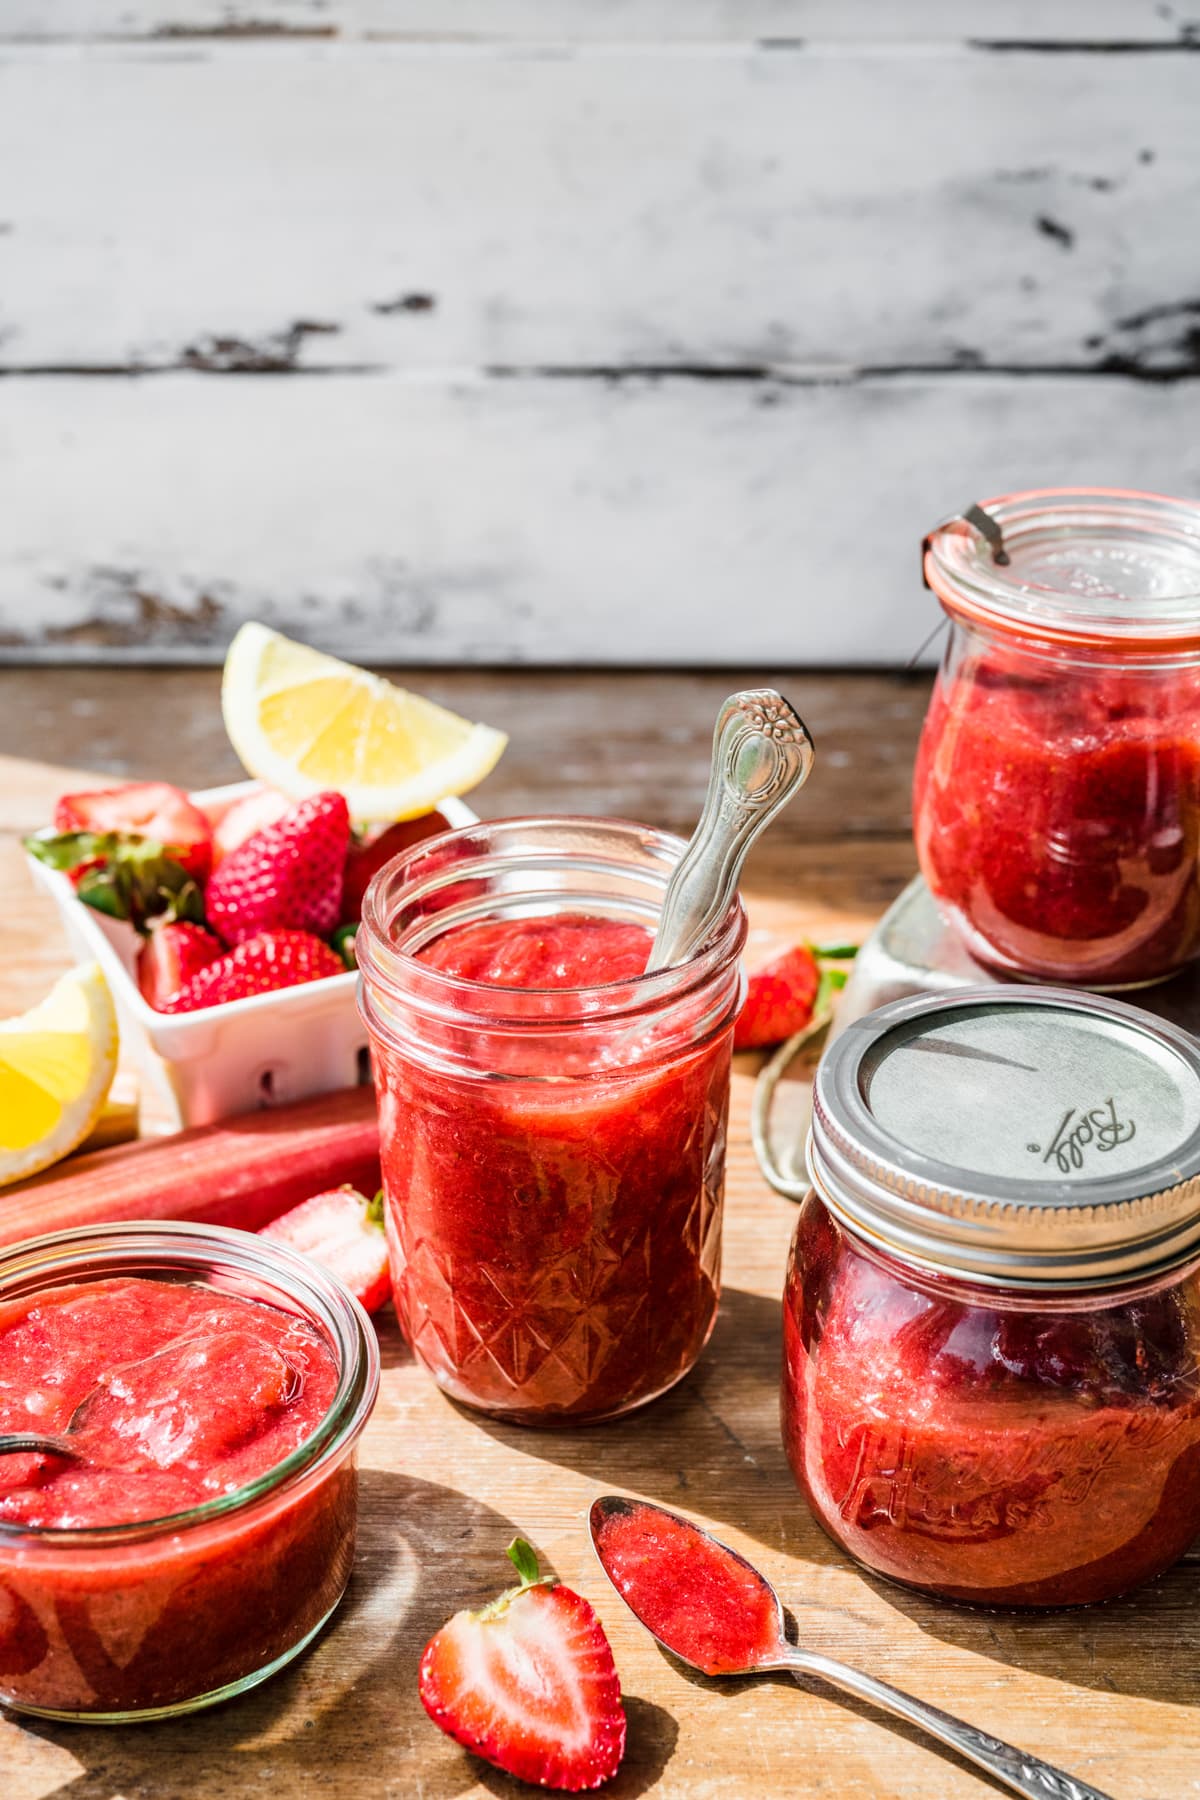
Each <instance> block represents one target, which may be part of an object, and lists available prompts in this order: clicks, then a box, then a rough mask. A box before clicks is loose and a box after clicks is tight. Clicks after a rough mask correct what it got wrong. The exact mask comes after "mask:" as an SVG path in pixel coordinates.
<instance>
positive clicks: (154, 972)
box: [137, 915, 224, 1012]
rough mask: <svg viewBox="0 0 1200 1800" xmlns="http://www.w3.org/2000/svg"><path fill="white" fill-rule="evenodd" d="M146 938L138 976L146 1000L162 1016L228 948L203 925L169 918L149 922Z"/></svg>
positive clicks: (140, 956)
mask: <svg viewBox="0 0 1200 1800" xmlns="http://www.w3.org/2000/svg"><path fill="white" fill-rule="evenodd" d="M145 929H146V937H145V938H144V939H143V941H142V943H141V945H140V947H139V949H138V959H137V975H138V987H139V988H140V990H141V994H142V998H143V999H144V1000H145V1001H146V1002H147V1003H148V1004H149V1005H150V1006H153V1007H154V1008H155V1010H156V1011H158V1012H162V1011H164V1010H165V1008H166V1006H167V1002H168V1001H170V1000H173V999H174V998H175V996H176V994H178V993H179V992H180V991H181V990H182V989H183V988H185V987H186V986H187V984H188V982H189V981H190V980H191V979H192V977H193V975H198V974H199V973H200V971H201V969H206V968H207V967H208V965H209V964H210V963H214V962H216V960H217V958H218V956H221V955H223V954H224V946H223V945H222V943H221V941H220V939H219V938H215V937H214V936H213V934H212V932H211V931H206V930H205V929H204V926H203V925H194V924H192V923H191V922H190V921H189V920H187V919H170V918H167V917H166V916H165V915H164V916H162V917H160V918H157V919H150V920H147V922H146V928H145Z"/></svg>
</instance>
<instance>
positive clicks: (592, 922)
mask: <svg viewBox="0 0 1200 1800" xmlns="http://www.w3.org/2000/svg"><path fill="white" fill-rule="evenodd" d="M652 942H653V938H652V936H651V933H650V932H649V931H647V930H646V928H645V926H644V925H627V924H624V923H622V921H621V920H620V919H596V918H590V917H589V916H587V915H586V914H570V913H565V914H563V915H562V916H561V917H547V918H535V919H518V920H510V919H502V920H494V919H490V920H485V921H484V922H483V923H482V924H480V925H464V926H461V927H460V928H459V929H458V930H457V931H450V932H447V933H446V934H445V936H444V937H440V938H435V939H434V941H433V943H432V944H430V945H429V946H428V948H427V949H425V950H423V951H422V952H421V961H422V962H424V963H427V964H428V965H429V967H430V968H431V969H441V970H442V972H443V973H444V974H447V975H457V976H459V977H461V978H463V979H465V980H467V981H483V982H487V983H488V984H489V985H490V986H492V987H510V988H578V987H602V986H604V985H606V984H608V983H610V982H618V981H635V980H636V979H637V977H638V976H639V975H643V974H645V971H646V963H647V960H648V959H649V956H650V945H651V943H652Z"/></svg>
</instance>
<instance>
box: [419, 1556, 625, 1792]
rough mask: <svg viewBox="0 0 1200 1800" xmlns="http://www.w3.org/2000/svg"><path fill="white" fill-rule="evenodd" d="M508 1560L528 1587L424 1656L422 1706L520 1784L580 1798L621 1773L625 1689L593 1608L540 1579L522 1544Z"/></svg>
mask: <svg viewBox="0 0 1200 1800" xmlns="http://www.w3.org/2000/svg"><path fill="white" fill-rule="evenodd" d="M508 1554H509V1556H510V1557H511V1559H512V1561H513V1563H514V1564H515V1565H516V1568H517V1572H518V1574H519V1575H520V1577H521V1585H520V1587H515V1588H509V1589H508V1591H507V1593H503V1594H501V1595H500V1597H499V1599H498V1600H493V1601H492V1603H491V1605H490V1606H485V1607H484V1608H483V1610H482V1611H481V1612H459V1613H455V1615H454V1617H453V1618H452V1619H450V1620H449V1621H448V1622H447V1623H446V1624H445V1625H443V1626H442V1629H441V1630H440V1631H439V1632H437V1633H436V1635H435V1636H434V1637H432V1638H431V1639H430V1641H429V1643H428V1644H427V1645H426V1647H425V1654H424V1655H423V1656H422V1658H421V1672H420V1678H419V1685H420V1693H421V1704H422V1706H423V1707H424V1708H425V1711H426V1712H427V1713H428V1714H429V1716H430V1718H431V1719H432V1720H433V1722H434V1724H435V1725H440V1726H441V1728H442V1730H443V1731H444V1732H446V1733H447V1734H448V1735H449V1736H450V1737H452V1738H456V1739H457V1740H458V1742H459V1743H460V1744H465V1745H466V1747H467V1749H468V1750H473V1751H474V1752H475V1754H476V1756H482V1757H486V1759H487V1761H488V1762H490V1763H495V1765H496V1767H497V1768H499V1769H507V1771H508V1773H509V1774H510V1775H516V1776H517V1777H518V1778H519V1779H520V1780H521V1781H528V1782H531V1783H533V1784H534V1785H535V1786H537V1787H550V1788H566V1789H569V1790H570V1791H571V1792H572V1793H579V1792H581V1791H582V1790H583V1789H584V1788H597V1787H599V1786H600V1785H601V1783H602V1782H605V1781H607V1780H608V1779H609V1777H610V1776H612V1775H615V1774H616V1772H617V1769H618V1768H619V1766H620V1762H621V1757H622V1756H623V1755H624V1752H625V1713H624V1710H623V1708H622V1706H621V1684H620V1682H619V1681H618V1679H617V1671H616V1668H615V1667H614V1664H613V1655H612V1650H611V1649H610V1647H609V1642H608V1639H607V1638H606V1637H605V1635H604V1627H603V1626H602V1625H601V1623H600V1621H599V1619H598V1618H597V1617H596V1615H595V1613H594V1612H593V1611H592V1608H591V1607H590V1606H589V1605H588V1602H587V1601H586V1600H584V1599H583V1598H582V1596H581V1595H579V1594H576V1593H572V1591H571V1589H570V1588H565V1587H560V1586H559V1585H558V1584H557V1583H556V1582H554V1581H539V1580H538V1571H537V1557H536V1556H535V1555H534V1552H533V1550H532V1549H531V1547H530V1546H529V1545H528V1544H527V1543H526V1542H525V1540H524V1538H514V1539H513V1542H512V1543H511V1544H510V1545H509V1547H508Z"/></svg>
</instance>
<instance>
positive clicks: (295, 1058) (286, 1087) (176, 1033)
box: [26, 781, 478, 1127]
mask: <svg viewBox="0 0 1200 1800" xmlns="http://www.w3.org/2000/svg"><path fill="white" fill-rule="evenodd" d="M256 785H257V784H256V783H254V782H250V781H239V782H235V783H234V784H233V785H232V786H229V787H218V788H205V789H203V790H201V791H200V792H199V793H195V794H192V795H191V798H192V800H194V801H195V803H196V805H197V806H200V807H202V808H203V809H204V811H205V812H206V813H207V814H208V815H209V816H210V817H212V818H214V819H215V818H219V817H220V815H221V813H222V812H223V811H225V810H226V809H227V808H228V807H230V806H232V805H233V802H234V801H235V800H240V799H241V797H242V796H243V794H246V793H249V792H251V791H252V789H253V788H254V787H255V786H256ZM436 810H437V811H438V812H440V813H441V815H442V817H443V818H444V819H445V820H446V822H447V824H448V825H450V826H459V825H471V824H474V822H475V820H476V818H477V816H478V815H477V814H475V813H473V812H472V811H471V808H470V807H469V806H467V805H466V804H465V803H464V802H463V801H462V800H442V801H440V802H439V804H438V807H437V809H436ZM26 861H27V863H28V866H29V871H30V874H31V875H32V876H33V879H34V881H35V882H36V884H37V885H38V887H40V888H42V889H43V891H44V892H45V893H47V894H49V896H50V898H51V899H52V900H53V901H54V904H55V906H56V907H57V908H58V914H59V917H60V919H61V920H62V923H63V929H64V930H65V931H66V934H67V941H68V943H69V944H70V946H71V952H72V954H73V955H74V956H75V957H76V959H77V960H78V961H80V962H93V961H94V962H98V963H99V964H100V967H101V968H102V969H103V970H104V975H105V979H106V980H107V982H108V985H109V988H110V990H111V992H112V997H113V1000H114V1002H115V1003H116V1008H117V1018H118V1020H119V1022H120V1027H121V1045H122V1048H123V1049H125V1050H127V1051H131V1052H132V1053H133V1055H134V1056H135V1057H136V1059H137V1061H138V1063H139V1065H140V1067H141V1070H142V1073H143V1075H144V1078H145V1080H146V1081H147V1083H148V1084H149V1086H150V1087H151V1088H152V1089H153V1091H154V1093H155V1094H156V1095H157V1096H158V1098H159V1099H160V1100H161V1102H162V1103H163V1105H164V1106H165V1107H166V1108H167V1109H168V1110H169V1112H170V1114H171V1115H172V1117H173V1119H174V1120H175V1122H176V1123H177V1124H178V1125H179V1126H181V1127H182V1126H185V1125H208V1124H211V1122H212V1121H213V1120H214V1119H224V1118H228V1117H230V1116H231V1115H232V1114H234V1113H244V1112H252V1111H254V1110H255V1108H257V1107H263V1106H281V1105H283V1104H284V1103H286V1102H287V1101H289V1100H303V1099H305V1098H306V1097H307V1096H308V1095H310V1094H323V1093H326V1092H328V1091H329V1090H330V1089H332V1088H344V1087H353V1086H355V1085H356V1084H357V1083H358V1082H361V1081H366V1080H368V1079H369V1077H370V1070H369V1066H368V1061H367V1034H366V1029H365V1027H364V1026H363V1024H362V1021H361V1020H360V1019H359V1016H358V1007H357V1005H356V1002H355V987H356V984H357V981H358V977H357V975H355V974H353V973H352V972H351V971H350V970H347V972H346V973H345V974H344V975H328V976H326V977H325V979H324V980H322V981H310V982H304V983H302V984H301V985H300V986H298V987H290V988H280V989H279V991H278V992H277V993H274V994H252V995H251V996H250V997H249V998H248V999H245V1000H227V1001H225V1002H224V1004H223V1005H220V1006H208V1007H204V1008H203V1009H202V1010H201V1011H199V1012H192V1013H160V1012H155V1010H154V1008H153V1007H152V1006H148V1005H147V1004H146V1002H145V1000H143V998H142V996H141V993H140V992H139V990H138V985H137V949H138V937H137V933H136V932H135V931H134V929H133V927H132V925H127V924H125V923H124V922H123V921H122V920H120V919H110V918H108V917H106V916H105V914H103V913H99V912H97V911H96V910H95V908H94V907H90V906H85V905H84V904H83V902H82V901H81V900H79V899H77V898H76V894H75V890H74V888H73V887H72V886H71V882H70V879H69V877H68V876H66V875H65V874H62V873H60V872H59V871H58V870H56V869H48V868H47V867H46V865H45V864H44V863H40V862H38V861H37V859H36V858H35V857H32V856H29V857H27V858H26Z"/></svg>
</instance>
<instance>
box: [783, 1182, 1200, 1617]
mask: <svg viewBox="0 0 1200 1800" xmlns="http://www.w3.org/2000/svg"><path fill="white" fill-rule="evenodd" d="M961 1293H962V1290H961V1289H956V1290H955V1293H954V1294H953V1295H950V1294H946V1295H942V1294H940V1293H938V1292H937V1291H936V1289H935V1288H932V1287H931V1286H930V1285H929V1284H927V1283H926V1284H922V1285H918V1284H917V1283H916V1282H915V1281H911V1280H907V1279H905V1277H904V1275H903V1273H902V1272H901V1271H900V1270H899V1268H898V1267H896V1266H894V1265H891V1264H889V1263H885V1262H883V1261H882V1260H879V1261H877V1260H875V1259H874V1258H872V1257H869V1256H867V1255H864V1254H860V1253H859V1252H858V1251H857V1250H856V1249H855V1248H854V1246H853V1244H852V1241H851V1240H850V1238H849V1237H848V1236H847V1235H846V1234H845V1233H843V1232H842V1231H841V1230H840V1229H839V1228H838V1227H837V1226H836V1225H835V1224H834V1223H833V1222H832V1221H831V1220H830V1218H829V1215H828V1214H827V1213H826V1211H825V1209H824V1207H823V1206H822V1205H821V1203H820V1202H819V1201H817V1200H815V1199H813V1198H812V1197H810V1198H809V1199H808V1200H807V1201H806V1202H805V1204H804V1206H803V1208H802V1210H801V1216H800V1219H799V1222H798V1224H797V1230H796V1237H795V1240H794V1243H793V1247H792V1255H791V1260H790V1264H789V1269H788V1277H787V1285H786V1289H785V1293H784V1371H783V1433H784V1444H785V1448H786V1450H787V1454H788V1459H789V1461H790V1463H791V1466H792V1470H793V1473H794V1474H795V1476H796V1479H797V1481H798V1482H799V1483H800V1485H801V1487H802V1488H803V1489H804V1491H805V1493H806V1494H807V1496H808V1499H809V1502H810V1504H811V1506H812V1509H813V1511H814V1513H815V1514H816V1516H817V1518H818V1520H819V1521H820V1522H821V1524H822V1525H823V1526H824V1527H825V1529H826V1530H827V1531H828V1532H829V1534H830V1536H831V1537H833V1538H834V1539H835V1540H836V1541H837V1542H838V1543H839V1544H841V1545H842V1546H843V1547H844V1548H845V1549H846V1550H848V1551H849V1552H850V1553H851V1555H852V1556H854V1557H856V1558H857V1559H858V1561H859V1562H861V1563H864V1564H865V1565H866V1566H867V1567H868V1568H869V1569H873V1570H875V1571H877V1572H878V1573H879V1574H881V1575H887V1576H890V1577H891V1578H892V1579H893V1580H896V1581H901V1582H904V1583H906V1584H908V1585H909V1586H912V1587H918V1588H924V1589H927V1590H929V1591H931V1592H933V1593H936V1594H940V1595H943V1596H945V1597H947V1598H950V1599H954V1600H966V1601H973V1602H975V1603H976V1604H981V1605H988V1606H1071V1605H1079V1604H1083V1603H1085V1602H1089V1601H1096V1600H1106V1599H1109V1598H1110V1597H1111V1596H1113V1595H1115V1594H1119V1593H1123V1592H1124V1591H1126V1590H1127V1589H1129V1588H1133V1587H1136V1586H1138V1585H1139V1584H1140V1583H1141V1582H1144V1581H1148V1580H1150V1579H1151V1578H1152V1577H1153V1576H1156V1575H1159V1574H1161V1573H1162V1571H1163V1570H1165V1569H1167V1568H1169V1567H1170V1566H1171V1564H1172V1563H1174V1562H1176V1561H1177V1560H1178V1559H1179V1557H1181V1556H1182V1555H1183V1553H1184V1551H1185V1550H1186V1549H1187V1548H1188V1546H1189V1545H1190V1544H1191V1542H1192V1540H1193V1539H1194V1538H1195V1537H1196V1535H1197V1533H1198V1532H1200V1289H1198V1285H1197V1278H1196V1275H1195V1273H1194V1272H1192V1273H1190V1274H1188V1275H1187V1276H1185V1277H1180V1278H1177V1279H1176V1280H1175V1281H1174V1282H1173V1284H1172V1285H1170V1286H1166V1287H1163V1288H1161V1289H1159V1290H1158V1291H1156V1292H1154V1293H1151V1294H1149V1295H1143V1297H1141V1298H1139V1299H1128V1300H1125V1301H1121V1302H1113V1303H1104V1302H1099V1301H1094V1300H1093V1301H1089V1302H1088V1303H1086V1304H1079V1303H1077V1304H1076V1306H1075V1307H1074V1308H1073V1309H1072V1308H1068V1307H1067V1306H1066V1305H1059V1306H1058V1307H1057V1308H1056V1307H1055V1306H1054V1305H1053V1303H1051V1302H1048V1303H1047V1304H1046V1305H1044V1306H1042V1307H1040V1308H1038V1309H1037V1310H1029V1309H1022V1310H1016V1309H1013V1310H1008V1309H1006V1308H1005V1307H1004V1306H1003V1305H1002V1304H1001V1303H1000V1302H999V1301H998V1300H997V1299H996V1297H995V1296H994V1294H987V1293H984V1292H982V1291H980V1292H979V1297H978V1299H977V1300H967V1299H963V1298H962V1297H961Z"/></svg>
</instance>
